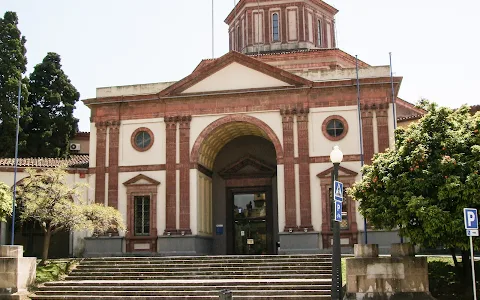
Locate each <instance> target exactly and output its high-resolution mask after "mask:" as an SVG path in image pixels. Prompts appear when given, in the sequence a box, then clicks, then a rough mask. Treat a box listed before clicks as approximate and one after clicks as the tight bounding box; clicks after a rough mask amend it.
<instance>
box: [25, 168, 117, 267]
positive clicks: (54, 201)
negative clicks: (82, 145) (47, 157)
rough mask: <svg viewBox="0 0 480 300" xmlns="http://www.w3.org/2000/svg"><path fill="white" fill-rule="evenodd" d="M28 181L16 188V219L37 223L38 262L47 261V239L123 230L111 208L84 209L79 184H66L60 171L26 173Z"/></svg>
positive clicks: (31, 171)
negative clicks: (68, 233)
mask: <svg viewBox="0 0 480 300" xmlns="http://www.w3.org/2000/svg"><path fill="white" fill-rule="evenodd" d="M26 171H27V173H28V174H29V176H28V177H26V178H24V179H23V181H22V182H21V184H19V186H18V194H17V200H18V201H19V203H18V206H19V212H20V218H21V219H22V220H23V221H27V220H30V221H35V222H38V224H39V225H40V227H41V228H42V229H43V231H44V233H45V240H44V248H43V253H42V261H43V262H45V261H46V260H47V258H48V249H49V245H50V238H51V236H52V235H53V234H55V233H57V232H59V231H61V230H92V231H96V232H98V231H99V232H104V231H106V230H107V229H114V230H124V229H125V225H124V222H123V219H122V217H121V215H120V213H119V212H118V211H117V210H116V209H114V208H111V207H104V206H100V205H96V204H92V205H88V204H87V203H85V202H84V201H83V200H82V197H81V190H82V189H83V188H85V185H83V184H75V185H73V186H71V185H69V184H68V183H67V172H66V171H65V169H64V168H56V169H48V170H46V171H43V172H38V171H36V170H34V169H27V170H26Z"/></svg>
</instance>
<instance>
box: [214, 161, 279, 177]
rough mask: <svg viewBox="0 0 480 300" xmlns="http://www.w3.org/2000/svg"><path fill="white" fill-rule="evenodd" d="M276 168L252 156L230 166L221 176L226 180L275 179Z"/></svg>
mask: <svg viewBox="0 0 480 300" xmlns="http://www.w3.org/2000/svg"><path fill="white" fill-rule="evenodd" d="M275 172H276V168H275V166H271V165H269V164H268V163H266V162H264V161H261V160H259V159H257V158H255V157H253V156H251V155H247V156H244V157H242V158H241V159H239V160H238V161H236V162H234V163H232V164H230V165H228V166H227V167H225V168H224V169H223V170H222V171H220V172H219V175H220V176H221V177H223V178H225V179H228V178H245V177H273V175H275Z"/></svg>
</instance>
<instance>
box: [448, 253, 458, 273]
mask: <svg viewBox="0 0 480 300" xmlns="http://www.w3.org/2000/svg"><path fill="white" fill-rule="evenodd" d="M450 254H451V255H452V259H453V264H454V265H455V269H457V271H458V270H460V265H459V264H458V260H457V255H456V254H455V248H450Z"/></svg>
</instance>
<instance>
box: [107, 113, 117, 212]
mask: <svg viewBox="0 0 480 300" xmlns="http://www.w3.org/2000/svg"><path fill="white" fill-rule="evenodd" d="M109 128H110V130H109V131H108V143H109V145H108V151H109V152H108V205H109V206H111V207H114V208H116V209H118V149H119V139H120V121H112V122H110V127H109Z"/></svg>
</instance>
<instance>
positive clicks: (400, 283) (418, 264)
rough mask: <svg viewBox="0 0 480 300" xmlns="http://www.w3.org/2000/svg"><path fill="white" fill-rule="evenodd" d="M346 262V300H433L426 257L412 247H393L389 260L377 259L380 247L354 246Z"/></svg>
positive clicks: (369, 245) (403, 245) (401, 245)
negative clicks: (416, 254)
mask: <svg viewBox="0 0 480 300" xmlns="http://www.w3.org/2000/svg"><path fill="white" fill-rule="evenodd" d="M354 252H355V257H354V258H348V259H347V292H346V295H345V299H376V300H380V299H434V298H433V297H432V296H431V295H430V292H429V285H428V265H427V258H426V257H415V253H414V248H413V246H412V245H411V244H392V247H391V256H390V257H378V245H376V244H367V245H355V248H354Z"/></svg>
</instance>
